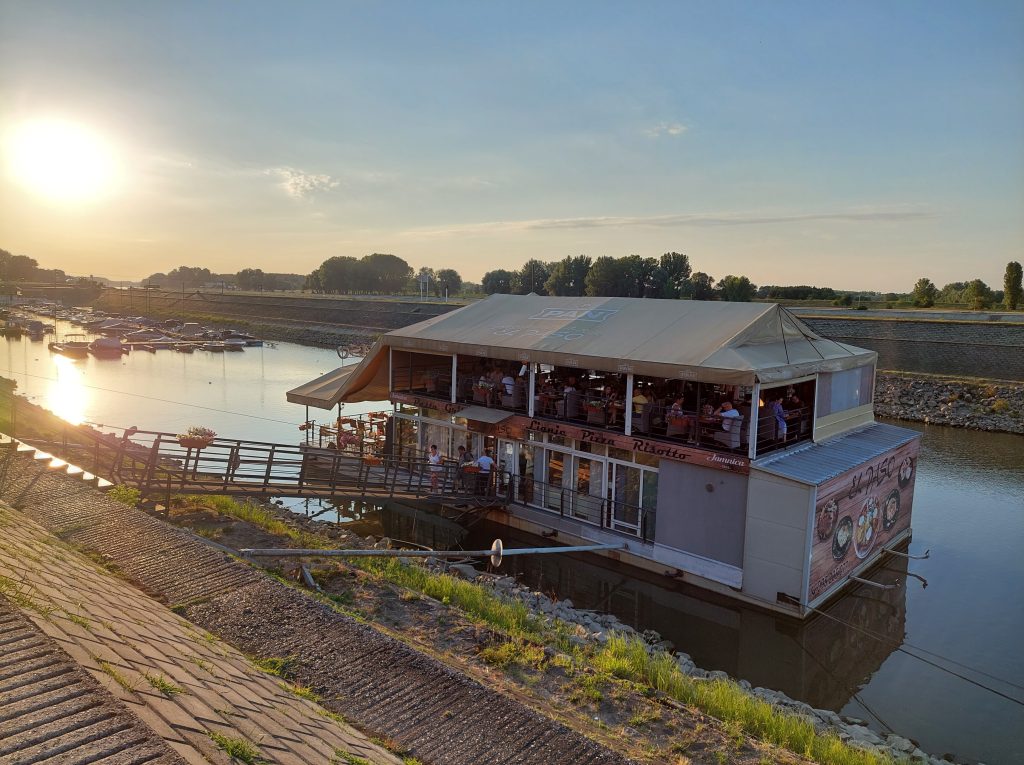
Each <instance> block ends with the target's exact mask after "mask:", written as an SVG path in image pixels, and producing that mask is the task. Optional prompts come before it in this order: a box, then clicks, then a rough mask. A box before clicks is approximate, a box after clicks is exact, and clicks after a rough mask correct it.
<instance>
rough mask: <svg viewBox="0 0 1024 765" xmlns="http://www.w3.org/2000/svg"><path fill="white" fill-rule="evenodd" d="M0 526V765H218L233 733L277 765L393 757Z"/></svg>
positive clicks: (70, 555) (34, 536)
mask: <svg viewBox="0 0 1024 765" xmlns="http://www.w3.org/2000/svg"><path fill="white" fill-rule="evenodd" d="M76 488H79V489H84V487H82V486H80V487H76ZM84 490H85V491H86V493H89V492H91V491H92V490H91V489H84ZM65 491H67V488H66V487H65ZM81 497H82V495H81V494H79V498H81ZM0 532H2V535H3V536H2V540H3V541H2V542H0V592H3V593H4V594H3V595H0V762H4V763H19V764H24V765H28V763H34V762H44V761H46V762H53V761H55V760H56V761H60V762H62V763H68V764H70V763H77V762H82V763H85V762H95V761H103V762H110V763H125V764H126V765H127V763H143V762H154V763H168V764H171V763H174V764H175V765H181V763H184V762H188V763H192V764H194V765H202V764H203V763H210V762H212V763H218V764H223V765H227V764H228V763H229V762H230V761H231V757H229V756H228V754H227V753H226V751H224V749H223V747H225V746H226V745H228V742H229V741H233V742H245V743H246V744H247V745H248V746H249V747H251V751H252V752H253V753H254V754H258V756H259V757H260V758H261V759H264V760H266V761H268V762H275V763H287V765H322V763H326V762H329V761H331V760H332V759H333V758H336V757H337V756H338V752H344V753H347V754H350V755H354V756H356V757H361V758H363V761H368V762H373V763H377V764H379V765H399V763H400V760H399V759H398V758H397V757H395V756H394V755H393V754H391V753H389V752H387V751H385V750H383V749H381V748H380V747H378V746H376V745H374V744H373V743H371V742H370V741H369V739H368V738H367V737H366V736H365V735H363V734H361V733H358V732H357V731H355V730H353V729H352V728H351V727H349V726H348V725H346V724H344V723H341V722H339V721H336V720H333V719H331V718H329V717H327V716H325V715H323V714H322V711H323V710H321V709H320V708H319V707H317V705H316V704H314V703H313V702H311V701H309V700H308V699H304V698H300V697H299V696H297V695H296V694H294V693H292V692H291V691H290V690H289V689H288V688H287V687H283V686H282V685H281V684H280V683H279V681H278V679H277V678H275V677H272V676H270V675H268V674H266V673H264V672H261V671H260V670H258V669H257V668H256V667H254V666H253V665H252V664H251V663H250V662H249V661H248V660H247V659H246V658H245V657H244V656H243V655H242V654H240V653H239V652H238V651H237V650H234V649H231V648H230V647H228V646H227V645H225V644H224V643H221V642H220V641H218V640H216V639H215V638H213V637H212V636H209V635H205V634H203V633H202V632H201V631H200V630H198V629H196V628H195V627H193V626H192V625H190V624H189V623H188V622H187V621H185V620H184V619H182V618H180V617H179V616H176V615H175V614H174V613H172V612H171V611H170V609H168V608H167V607H166V606H164V605H161V604H160V603H158V602H156V601H155V600H154V599H153V598H151V597H149V596H147V595H145V594H144V593H142V592H140V591H139V590H138V589H137V588H135V587H133V586H131V585H129V584H128V583H126V582H125V581H123V580H122V579H119V578H117V577H115V576H114V575H112V574H111V573H110V572H109V571H107V570H105V569H103V568H101V567H99V566H97V565H96V564H95V563H93V562H92V561H90V560H88V559H87V558H85V557H84V556H82V555H81V554H79V553H78V552H76V551H75V550H73V549H70V548H68V547H66V546H64V545H62V544H61V543H60V542H59V540H58V539H57V538H55V537H54V536H53V535H52V534H51V533H49V532H48V531H47V530H46V529H44V528H43V527H41V526H40V525H38V524H36V523H34V522H33V521H31V520H29V519H28V518H27V517H26V516H25V515H24V514H23V513H20V512H17V511H15V510H11V509H4V508H0ZM140 541H142V542H144V540H137V542H136V543H138V542H140ZM222 557H223V556H222ZM180 562H181V557H180V556H178V558H177V560H175V558H174V557H169V558H168V559H167V560H166V561H165V566H166V567H167V568H168V569H170V570H174V569H175V568H176V567H177V565H179V564H180ZM193 570H194V569H193ZM221 581H223V582H225V583H226V582H227V581H231V578H230V577H229V578H228V579H222V580H221ZM234 581H237V578H235V579H234ZM19 610H20V611H21V613H18V611H19ZM101 686H102V687H101ZM218 737H220V738H219V739H218ZM218 741H219V743H218Z"/></svg>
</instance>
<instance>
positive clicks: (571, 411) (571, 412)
mask: <svg viewBox="0 0 1024 765" xmlns="http://www.w3.org/2000/svg"><path fill="white" fill-rule="evenodd" d="M580 398H581V397H580V393H579V391H575V390H574V391H570V392H569V393H566V394H565V419H567V420H574V419H576V418H578V417H579V416H580Z"/></svg>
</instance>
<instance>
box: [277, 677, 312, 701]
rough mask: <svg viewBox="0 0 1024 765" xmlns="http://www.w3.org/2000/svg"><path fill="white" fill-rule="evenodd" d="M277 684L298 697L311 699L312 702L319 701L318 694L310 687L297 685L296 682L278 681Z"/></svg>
mask: <svg viewBox="0 0 1024 765" xmlns="http://www.w3.org/2000/svg"><path fill="white" fill-rule="evenodd" d="M278 685H279V686H281V687H282V688H284V690H286V691H288V693H291V694H292V695H294V696H298V697H299V698H300V699H305V700H306V701H312V702H313V703H314V704H317V703H319V702H320V696H319V695H318V694H317V692H316V691H314V690H313V689H312V688H307V687H306V686H305V685H299V684H298V683H286V682H284V681H282V682H280V683H278Z"/></svg>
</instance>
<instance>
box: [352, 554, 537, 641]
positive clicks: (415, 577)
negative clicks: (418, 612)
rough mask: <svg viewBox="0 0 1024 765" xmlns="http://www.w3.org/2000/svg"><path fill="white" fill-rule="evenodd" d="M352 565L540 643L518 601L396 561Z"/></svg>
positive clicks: (366, 560) (361, 561)
mask: <svg viewBox="0 0 1024 765" xmlns="http://www.w3.org/2000/svg"><path fill="white" fill-rule="evenodd" d="M354 565H356V566H358V567H359V568H361V569H363V570H364V571H367V572H369V573H370V574H372V575H374V576H376V577H378V578H379V579H383V580H385V581H388V582H391V583H392V584H396V585H398V586H399V587H405V588H406V589H409V590H415V591H416V592H419V593H422V594H423V595H427V596H429V597H431V598H434V599H436V600H440V601H441V602H442V603H444V604H446V605H450V606H453V607H455V608H457V609H459V610H460V611H462V612H464V613H465V614H466V615H468V616H470V617H473V618H474V619H477V620H479V621H482V622H484V623H486V624H488V625H490V626H492V627H496V628H497V629H499V630H502V631H504V632H507V633H508V634H510V635H512V636H514V637H518V638H525V639H531V640H534V641H537V642H541V636H542V625H541V622H540V620H538V619H537V617H536V616H534V615H533V614H531V613H530V611H529V609H527V608H526V606H524V605H523V604H522V603H520V602H519V601H510V600H505V599H504V598H501V597H499V596H497V595H495V594H494V593H492V592H491V591H490V590H488V589H486V588H484V587H480V586H479V585H474V584H473V583H472V582H466V581H464V580H462V579H456V578H455V577H453V576H451V575H450V574H438V573H434V572H432V571H427V570H426V569H424V568H421V567H419V566H410V565H408V564H405V563H401V562H400V561H398V560H397V559H396V558H364V559H358V562H356V563H354Z"/></svg>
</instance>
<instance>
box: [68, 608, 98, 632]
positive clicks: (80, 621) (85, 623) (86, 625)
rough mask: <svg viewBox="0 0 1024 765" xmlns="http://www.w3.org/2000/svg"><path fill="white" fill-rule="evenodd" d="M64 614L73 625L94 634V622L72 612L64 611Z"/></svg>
mask: <svg viewBox="0 0 1024 765" xmlns="http://www.w3.org/2000/svg"><path fill="white" fill-rule="evenodd" d="M64 613H65V614H66V615H67V617H68V619H70V620H71V622H72V623H73V624H77V625H78V626H79V627H81V628H82V629H84V630H85V631H86V632H92V622H91V621H89V620H88V619H86V618H85V617H84V616H81V615H79V614H73V613H71V612H70V611H64Z"/></svg>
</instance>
